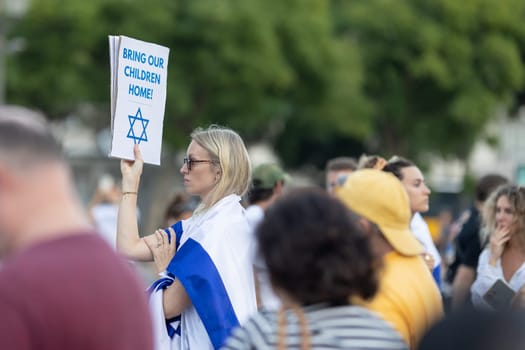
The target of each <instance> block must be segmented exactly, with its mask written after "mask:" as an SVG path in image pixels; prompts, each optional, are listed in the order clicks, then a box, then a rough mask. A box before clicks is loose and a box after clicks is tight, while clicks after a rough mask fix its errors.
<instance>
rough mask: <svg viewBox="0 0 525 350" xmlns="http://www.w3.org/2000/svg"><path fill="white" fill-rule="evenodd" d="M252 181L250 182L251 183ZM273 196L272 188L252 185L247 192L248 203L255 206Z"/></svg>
mask: <svg viewBox="0 0 525 350" xmlns="http://www.w3.org/2000/svg"><path fill="white" fill-rule="evenodd" d="M253 182H254V181H252V183H253ZM272 195H273V188H260V187H256V186H255V185H252V187H251V188H250V189H249V190H248V194H247V196H248V203H249V204H255V203H259V202H261V201H265V200H267V199H269V198H270V197H271V196H272Z"/></svg>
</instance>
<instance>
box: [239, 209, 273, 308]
mask: <svg viewBox="0 0 525 350" xmlns="http://www.w3.org/2000/svg"><path fill="white" fill-rule="evenodd" d="M246 218H247V219H248V223H249V224H250V228H251V230H252V236H253V240H254V242H255V244H254V246H255V247H256V246H257V238H256V237H255V230H256V229H257V225H259V223H260V222H261V221H262V219H263V218H264V210H263V209H262V208H261V207H260V206H258V205H250V206H249V207H248V208H246ZM253 268H254V270H255V276H256V278H257V282H258V284H259V290H258V296H259V300H260V303H261V305H262V308H263V309H264V310H271V311H275V310H278V309H279V308H280V307H281V301H280V299H279V297H277V295H275V293H274V292H273V289H272V285H271V283H270V276H269V275H268V269H267V268H266V264H265V263H264V261H263V259H262V257H261V256H260V254H259V253H258V250H257V248H255V252H254V258H253Z"/></svg>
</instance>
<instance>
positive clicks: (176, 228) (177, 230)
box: [164, 220, 183, 248]
mask: <svg viewBox="0 0 525 350" xmlns="http://www.w3.org/2000/svg"><path fill="white" fill-rule="evenodd" d="M171 228H172V229H173V231H175V236H176V238H175V248H179V244H180V238H181V237H182V232H183V230H182V221H180V220H179V221H177V222H176V223H175V224H173V225H171ZM164 232H166V233H167V234H168V243H171V234H170V230H168V229H167V228H165V229H164Z"/></svg>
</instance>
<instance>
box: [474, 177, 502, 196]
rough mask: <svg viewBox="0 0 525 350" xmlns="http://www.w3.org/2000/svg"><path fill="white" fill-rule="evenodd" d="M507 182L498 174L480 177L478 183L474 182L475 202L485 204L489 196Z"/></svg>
mask: <svg viewBox="0 0 525 350" xmlns="http://www.w3.org/2000/svg"><path fill="white" fill-rule="evenodd" d="M507 182H508V180H507V179H506V178H505V177H504V176H501V175H498V174H488V175H485V176H483V177H481V178H480V179H479V180H478V182H476V188H475V193H476V200H477V201H479V202H485V201H486V200H487V198H488V197H489V195H490V194H491V193H492V192H493V191H494V190H495V189H496V188H498V187H499V186H500V185H504V184H506V183H507Z"/></svg>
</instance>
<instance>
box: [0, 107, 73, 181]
mask: <svg viewBox="0 0 525 350" xmlns="http://www.w3.org/2000/svg"><path fill="white" fill-rule="evenodd" d="M57 161H63V153H62V147H61V146H60V144H59V143H58V142H57V140H56V139H55V138H54V136H53V134H52V133H51V130H50V129H49V127H48V125H47V123H46V120H45V118H44V117H43V116H42V115H41V114H39V113H37V112H34V111H31V110H29V109H26V108H23V107H18V106H0V165H1V166H9V167H10V168H11V170H19V171H22V170H26V169H29V168H32V167H34V166H38V165H41V164H44V163H49V162H57Z"/></svg>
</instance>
